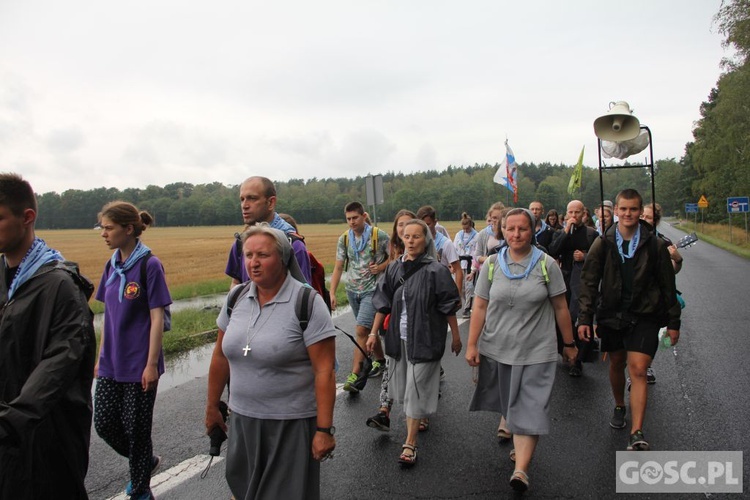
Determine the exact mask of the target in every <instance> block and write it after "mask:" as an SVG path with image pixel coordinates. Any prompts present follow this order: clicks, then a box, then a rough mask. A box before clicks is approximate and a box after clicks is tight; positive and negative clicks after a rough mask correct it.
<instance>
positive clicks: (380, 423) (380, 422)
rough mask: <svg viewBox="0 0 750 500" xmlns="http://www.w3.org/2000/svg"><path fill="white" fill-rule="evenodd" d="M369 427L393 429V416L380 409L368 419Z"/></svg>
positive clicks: (382, 429)
mask: <svg viewBox="0 0 750 500" xmlns="http://www.w3.org/2000/svg"><path fill="white" fill-rule="evenodd" d="M367 427H372V428H373V429H377V430H379V431H383V432H388V431H390V430H391V418H390V417H389V416H388V414H387V413H386V412H384V411H379V412H378V414H377V415H375V416H373V417H370V418H368V419H367Z"/></svg>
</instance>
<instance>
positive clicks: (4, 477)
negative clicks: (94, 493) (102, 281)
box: [0, 174, 96, 500]
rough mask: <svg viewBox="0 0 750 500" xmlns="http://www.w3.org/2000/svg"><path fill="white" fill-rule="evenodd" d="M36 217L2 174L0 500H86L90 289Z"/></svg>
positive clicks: (27, 189) (24, 192)
mask: <svg viewBox="0 0 750 500" xmlns="http://www.w3.org/2000/svg"><path fill="white" fill-rule="evenodd" d="M36 212H37V207H36V198H35V196H34V191H33V190H32V189H31V186H30V185H29V183H28V182H26V181H24V180H23V179H22V178H21V177H20V176H18V175H16V174H0V252H2V253H3V256H2V258H1V260H2V262H1V263H0V306H1V307H2V309H0V498H3V499H5V498H9V499H10V498H13V499H29V500H32V499H42V498H65V499H81V498H88V496H87V494H86V488H85V486H84V478H85V477H86V471H87V470H88V453H89V441H90V436H91V413H92V407H91V382H92V379H93V374H94V357H95V348H96V341H95V338H94V325H93V316H92V314H91V310H90V309H89V307H88V297H89V296H90V295H91V292H92V291H93V286H92V285H91V282H90V281H88V280H87V279H86V278H84V277H83V276H81V275H80V274H79V273H78V267H77V266H76V265H75V264H73V263H71V262H65V261H64V259H63V257H62V255H60V253H59V252H57V251H56V250H54V249H52V248H49V247H48V246H47V245H46V244H45V242H44V241H43V240H42V239H40V238H37V237H36V236H35V234H34V223H35V221H36Z"/></svg>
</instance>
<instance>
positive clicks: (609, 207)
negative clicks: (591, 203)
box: [602, 200, 614, 212]
mask: <svg viewBox="0 0 750 500" xmlns="http://www.w3.org/2000/svg"><path fill="white" fill-rule="evenodd" d="M602 205H603V207H604V208H608V209H609V211H610V212H613V211H614V205H612V202H611V201H609V200H604V203H603V204H602Z"/></svg>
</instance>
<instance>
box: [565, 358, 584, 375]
mask: <svg viewBox="0 0 750 500" xmlns="http://www.w3.org/2000/svg"><path fill="white" fill-rule="evenodd" d="M568 375H570V376H571V377H580V376H581V375H583V364H582V363H581V362H580V361H576V362H575V363H573V366H571V367H570V370H568Z"/></svg>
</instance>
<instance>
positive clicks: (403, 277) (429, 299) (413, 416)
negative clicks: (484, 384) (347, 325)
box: [367, 219, 461, 467]
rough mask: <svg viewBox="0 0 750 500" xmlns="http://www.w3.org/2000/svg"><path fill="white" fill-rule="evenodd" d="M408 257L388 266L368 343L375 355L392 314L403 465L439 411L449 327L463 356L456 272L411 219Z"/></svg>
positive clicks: (388, 339)
mask: <svg viewBox="0 0 750 500" xmlns="http://www.w3.org/2000/svg"><path fill="white" fill-rule="evenodd" d="M403 240H404V246H405V253H404V255H403V257H401V258H400V259H399V260H396V261H394V262H391V263H390V264H388V267H387V268H386V271H385V273H384V275H383V278H381V279H380V280H378V286H377V289H376V290H375V294H374V295H373V297H372V305H373V306H375V309H376V310H377V313H376V315H375V321H374V322H373V325H372V330H371V333H370V334H369V338H368V339H367V348H368V349H369V350H370V351H372V350H373V349H374V347H375V344H376V342H378V341H379V340H378V332H379V331H380V326H381V325H382V323H383V318H385V315H386V314H388V313H391V319H390V321H389V323H388V330H386V334H385V354H386V355H387V356H388V370H389V372H390V373H391V378H390V380H389V381H388V396H389V397H390V398H392V399H394V400H395V401H396V402H398V403H403V405H404V412H405V413H406V433H407V435H406V442H405V443H404V444H403V446H402V449H401V455H400V456H399V460H398V461H399V463H400V464H401V465H402V466H403V467H411V466H413V465H414V464H416V463H417V434H418V433H419V420H420V419H422V418H427V417H429V416H430V415H431V414H433V413H435V411H436V410H437V405H438V390H439V388H440V359H441V358H442V357H443V353H444V352H445V337H446V330H447V327H448V326H449V325H450V329H451V334H452V335H453V342H452V343H451V351H453V352H454V353H456V355H458V353H459V352H461V339H460V337H459V335H458V322H457V321H456V311H457V310H458V308H459V306H460V303H461V301H460V297H459V295H458V288H456V284H455V283H454V282H453V279H452V278H451V273H450V271H448V268H446V267H445V266H444V265H442V264H441V263H440V262H438V261H437V259H436V252H435V243H434V241H433V239H432V235H431V234H430V230H429V229H428V228H427V225H426V224H425V223H424V222H422V221H421V220H417V219H412V220H410V221H409V222H407V223H406V225H405V227H404V235H403Z"/></svg>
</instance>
